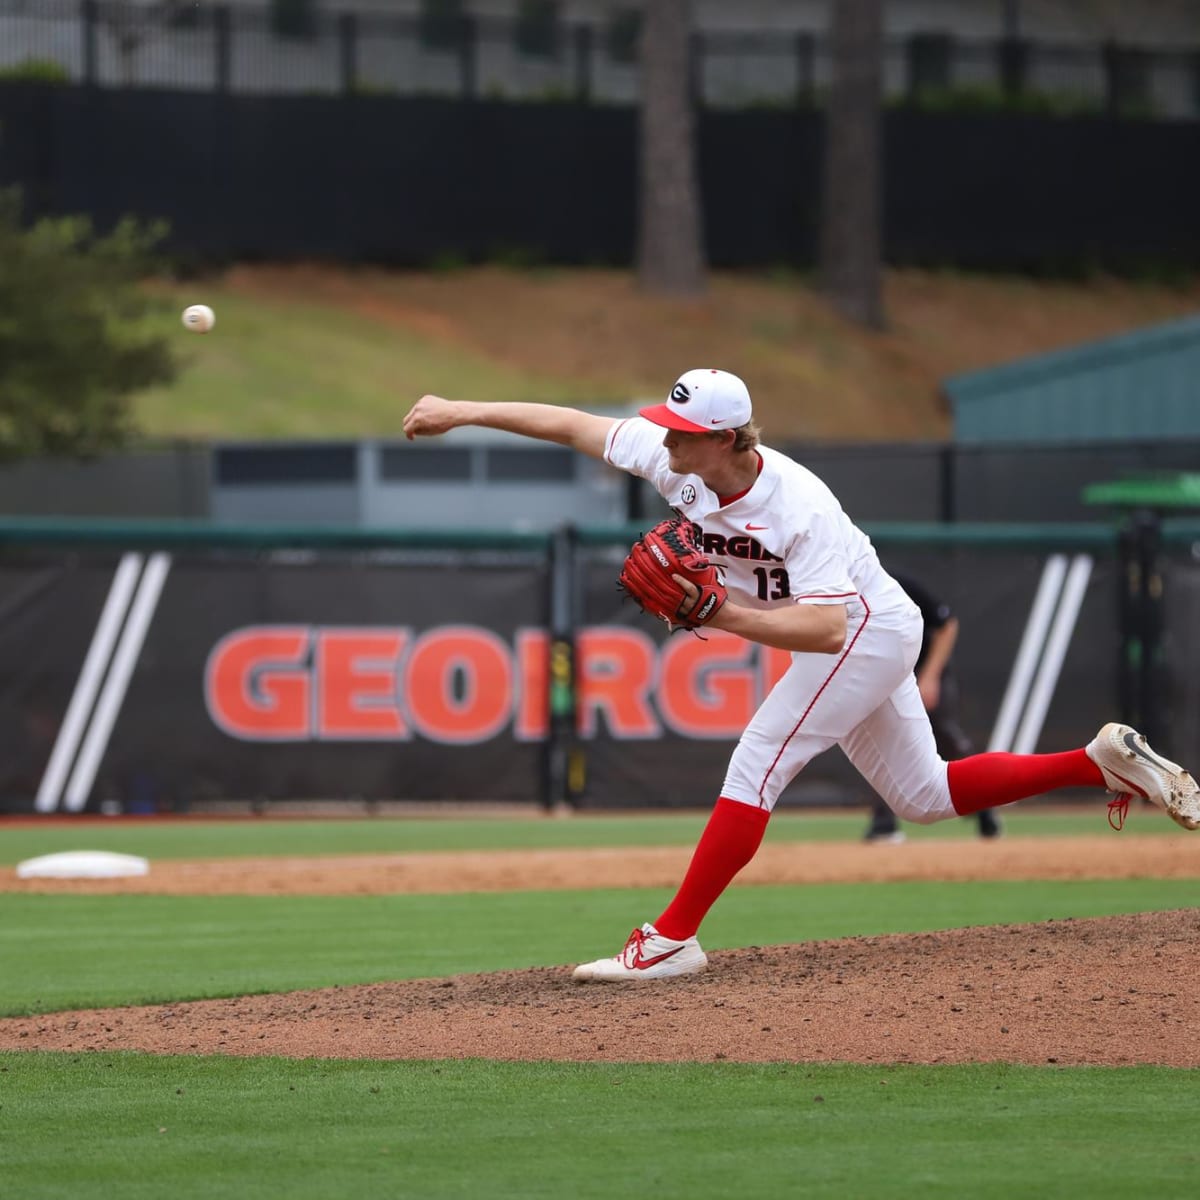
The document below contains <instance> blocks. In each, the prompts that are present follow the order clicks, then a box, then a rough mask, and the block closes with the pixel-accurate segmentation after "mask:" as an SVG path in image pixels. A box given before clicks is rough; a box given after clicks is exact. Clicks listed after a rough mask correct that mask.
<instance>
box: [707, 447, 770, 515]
mask: <svg viewBox="0 0 1200 1200" xmlns="http://www.w3.org/2000/svg"><path fill="white" fill-rule="evenodd" d="M754 454H755V456H756V457H757V459H758V470H757V471H756V472H755V473H754V483H751V484H750V487H745V488H742V490H741V491H740V492H734V494H733V495H732V496H717V503H718V504H719V505H720V506H721V507H722V508H725V507H726V506H727V505H730V504H732V503H733V502H734V501H735V500H740V499H741V498H742V497H743V496H745V495H746V494H747V493H748V492H749V491H750V490H751V488H753V487H754V484H755V483H757V482H758V477H759V476H760V475H761V474H762V470H763V456H762V455H761V454H759V453H758V451H757V450H755V452H754Z"/></svg>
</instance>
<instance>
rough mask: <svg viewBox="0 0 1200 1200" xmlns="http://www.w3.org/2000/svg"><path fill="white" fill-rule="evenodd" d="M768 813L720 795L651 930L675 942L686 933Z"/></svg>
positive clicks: (746, 856)
mask: <svg viewBox="0 0 1200 1200" xmlns="http://www.w3.org/2000/svg"><path fill="white" fill-rule="evenodd" d="M770 816H771V814H770V813H769V812H768V811H767V810H766V809H765V808H752V807H751V806H750V805H749V804H742V803H741V801H739V800H730V799H729V798H728V797H727V796H722V797H721V798H720V799H719V800H718V801H717V804H716V807H715V808H714V809H713V811H712V816H711V817H709V818H708V824H707V825H705V827H704V832H703V833H702V834H701V835H700V841H699V842H698V843H697V845H696V850H695V852H694V853H693V854H692V861H691V865H690V866H689V867H688V869H687V874H686V875H685V876H684V877H683V882H682V883H681V884H680V885H679V891H677V892H676V893H675V899H674V900H672V901H671V903H670V904H668V905H667V907H666V910H665V911H664V912H663V914H662V916H661V917H659V918H658V920H657V921H655V922H654V928H655V929H657V930H658V932H659V933H661V934H662V935H663V937H669V938H673V939H674V940H675V941H677V942H681V941H683V939H684V938H690V937H692V936H693V935H694V934H695V932H696V930H697V929H699V928H700V922H701V921H703V920H704V918H705V916H706V914H707V913H708V910H709V909H710V908H712V906H713V904H714V903H715V902H716V899H717V897H718V896H719V895H720V894H721V893H722V892H723V891H724V890H725V889H726V888H727V887H728V886H729V884H730V883H731V882H732V880H733V877H734V876H735V875H736V874H737V873H738V872H739V871H740V870H741V869H742V868H743V867H744V866H745V865H746V864H747V863H748V862H749V861H750V860H751V859H752V858H753V857H754V855H755V853H756V852H757V850H758V847H759V846H760V845H761V844H762V840H763V834H764V833H765V832H766V830H767V821H768V820H769V819H770Z"/></svg>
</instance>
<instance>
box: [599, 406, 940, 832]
mask: <svg viewBox="0 0 1200 1200" xmlns="http://www.w3.org/2000/svg"><path fill="white" fill-rule="evenodd" d="M663 436H664V430H663V429H662V428H661V427H660V426H658V425H655V424H653V423H652V422H650V421H647V420H645V419H643V418H641V417H631V418H629V419H627V420H623V421H618V422H616V423H615V424H614V425H613V427H612V428H611V429H610V430H609V433H608V437H607V439H606V442H605V448H604V457H605V460H606V461H607V462H609V463H611V464H612V465H613V466H615V467H619V468H621V469H622V470H625V471H629V472H631V473H632V474H634V475H639V476H641V477H642V478H643V479H645V480H647V481H648V482H649V483H650V484H652V485H653V486H654V488H655V489H656V490H657V491H658V493H659V494H660V495H661V496H662V497H663V498H664V499H665V500H666V501H667V503H668V504H670V505H671V507H672V508H674V509H676V510H677V511H678V512H680V513H682V514H683V515H684V516H685V517H687V518H689V519H690V520H692V521H695V522H696V523H697V524H698V525H699V526H700V527H701V529H702V530H703V535H704V536H703V545H704V552H705V555H706V556H707V557H708V558H709V559H710V560H711V561H712V562H714V563H716V564H717V565H719V566H721V567H723V568H724V569H725V584H726V586H727V588H728V589H729V592H730V596H731V598H732V599H733V600H734V602H735V603H740V604H743V605H746V606H748V607H753V608H778V607H780V606H781V605H784V604H844V605H845V606H846V616H847V631H846V642H845V644H844V646H843V649H842V651H841V653H840V654H839V655H829V654H815V653H796V654H793V656H792V665H791V667H790V668H789V669H788V671H787V672H786V673H785V674H784V676H783V677H782V678H781V679H780V680H779V682H778V683H777V684H776V686H775V688H774V689H773V690H772V691H771V693H770V695H768V696H767V697H766V699H765V700H764V701H763V703H762V705H761V706H760V708H759V710H758V712H757V713H755V715H754V717H753V718H752V720H751V722H750V724H749V725H748V726H747V728H746V731H745V732H744V733H743V734H742V737H741V740H740V741H739V742H738V746H737V749H736V750H735V751H734V754H733V757H732V759H731V760H730V765H729V772H728V774H727V776H726V778H725V783H724V786H723V787H722V790H721V794H722V795H723V796H726V797H728V798H730V799H733V800H740V801H742V802H743V803H746V804H752V805H755V806H759V807H765V808H768V809H769V808H773V807H774V805H775V802H776V800H777V799H778V798H779V795H780V793H781V792H782V791H783V788H784V787H785V786H786V785H787V783H788V782H790V780H791V779H792V778H793V777H794V776H795V775H796V774H797V773H798V772H799V771H800V770H801V769H802V768H803V767H804V765H805V764H806V763H807V762H808V761H809V760H810V759H812V758H813V757H815V756H816V755H817V754H819V753H821V752H822V751H823V750H826V749H828V748H829V747H830V746H831V745H834V744H838V745H840V746H841V747H842V749H843V750H844V751H845V753H846V755H847V756H848V757H849V758H850V760H851V762H853V763H854V765H855V766H856V767H857V768H858V769H859V771H861V772H862V774H863V775H864V776H865V777H866V779H867V780H868V781H869V782H870V783H871V784H872V786H874V787H875V789H876V790H877V791H878V792H879V793H880V795H882V796H883V798H884V799H885V800H886V801H887V802H888V804H889V805H890V806H891V807H892V808H893V809H895V810H896V812H897V813H899V814H900V815H901V816H902V817H904V818H905V819H907V820H912V821H918V822H928V821H936V820H941V819H943V818H944V817H946V816H948V815H953V811H954V810H953V806H952V805H951V804H950V793H949V788H948V787H947V785H946V764H945V762H944V761H943V760H942V759H941V758H940V757H939V756H938V753H937V749H936V745H935V742H934V737H933V732H932V730H931V729H930V726H929V720H928V717H927V715H926V713H925V708H924V705H923V704H922V703H921V698H920V693H919V692H918V691H917V687H916V681H915V679H914V678H913V674H912V671H913V664H914V663H915V662H916V657H917V652H918V650H919V649H920V645H921V628H922V627H921V615H920V611H919V610H918V609H917V606H916V605H915V604H914V603H913V602H912V600H911V599H910V598H909V596H908V595H907V593H906V592H905V591H904V589H903V588H901V587H900V585H899V584H898V583H897V582H896V581H895V580H894V579H892V577H891V576H890V575H888V573H887V572H886V571H885V570H884V569H883V567H882V566H881V565H880V562H879V558H878V556H877V555H876V553H875V548H874V547H873V546H872V545H871V540H870V538H868V537H867V535H866V534H865V533H863V531H862V530H861V529H859V528H858V527H857V526H856V525H855V524H854V522H853V521H851V520H850V518H849V517H848V516H847V515H846V513H845V512H844V511H843V509H842V506H841V504H840V503H839V502H838V500H837V497H836V496H834V494H833V493H832V492H831V491H830V490H829V488H828V487H827V486H826V485H825V484H824V483H823V482H822V481H821V480H820V479H818V478H817V476H816V475H814V474H813V473H812V472H811V471H809V470H808V469H807V468H805V467H802V466H801V465H800V464H799V463H797V462H795V461H793V460H792V459H790V458H788V457H787V455H784V454H780V453H779V452H778V451H775V450H771V449H769V448H768V447H766V446H762V447H759V454H760V456H761V458H762V469H761V471H760V472H759V475H758V478H757V479H756V480H755V482H754V484H753V485H752V486H751V487H750V489H749V490H748V491H747V492H745V493H743V494H742V495H741V496H739V497H737V498H736V499H733V500H731V501H729V502H728V503H726V504H724V505H722V503H721V499H720V497H718V496H717V495H716V494H715V493H714V492H712V491H711V490H710V489H709V488H708V486H707V485H706V484H705V483H704V481H703V480H702V479H701V478H700V477H699V476H697V475H677V474H675V473H674V472H673V471H671V470H670V468H669V466H668V460H669V455H668V453H667V450H666V448H665V447H664V446H663V444H662V443H663Z"/></svg>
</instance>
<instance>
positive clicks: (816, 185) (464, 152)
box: [0, 84, 1200, 270]
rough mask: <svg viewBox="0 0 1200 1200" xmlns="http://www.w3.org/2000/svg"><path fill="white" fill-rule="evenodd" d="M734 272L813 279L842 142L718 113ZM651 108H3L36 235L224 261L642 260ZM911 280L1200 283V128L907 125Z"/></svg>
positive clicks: (100, 97) (90, 96)
mask: <svg viewBox="0 0 1200 1200" xmlns="http://www.w3.org/2000/svg"><path fill="white" fill-rule="evenodd" d="M699 131H700V134H699V136H700V166H701V178H702V183H703V192H704V200H705V227H706V236H707V241H708V250H709V255H710V258H711V260H712V262H713V263H714V265H717V266H762V265H773V264H792V265H796V266H806V265H809V264H810V263H811V261H812V258H813V252H814V248H815V245H816V230H817V221H818V217H819V209H818V198H819V196H820V190H821V189H820V164H821V143H822V138H823V136H824V132H823V131H824V124H823V119H822V116H821V114H820V113H818V112H814V111H790V110H784V109H776V110H752V111H740V112H730V111H704V112H702V113H701V114H700V121H699ZM636 141H637V114H636V111H635V110H634V109H632V108H625V107H603V106H586V105H576V104H567V103H562V104H533V103H529V104H519V103H501V102H491V101H470V102H464V101H456V100H440V99H431V98H410V97H403V98H402V97H349V98H341V97H282V98H281V97H260V96H229V95H197V94H192V93H182V92H154V91H144V90H139V91H109V90H101V89H88V88H73V87H44V86H41V87H39V86H31V85H19V84H7V85H3V86H0V183H6V184H21V185H23V187H24V188H25V190H26V194H27V199H28V205H29V215H30V216H34V215H40V214H46V213H71V212H82V213H88V214H90V215H92V216H93V217H94V218H95V220H96V221H97V222H98V223H99V224H100V225H101V226H107V225H108V224H109V223H111V222H112V221H114V220H115V219H116V218H117V217H119V216H121V215H122V214H126V213H133V214H136V215H139V216H142V217H162V218H165V219H167V220H168V221H169V222H170V223H171V227H172V230H173V234H172V241H173V246H174V248H175V249H176V250H178V251H180V252H183V253H186V254H188V255H194V256H197V257H206V258H213V259H218V260H220V259H254V258H266V259H287V258H292V257H313V256H318V257H328V258H334V259H342V260H350V261H372V262H388V263H398V264H429V263H433V262H437V261H439V260H441V261H445V260H447V259H451V258H454V259H468V260H475V259H480V258H485V257H505V256H511V257H525V258H529V257H532V258H535V259H539V260H542V261H549V262H560V263H581V264H589V263H609V264H619V265H623V264H628V263H629V262H631V260H632V257H633V253H634V245H635V228H636V195H637V181H636V171H637V153H636ZM885 159H886V162H885V226H886V229H885V235H886V236H885V242H886V253H887V257H888V259H889V260H890V261H892V262H894V263H927V264H939V265H947V266H960V267H972V268H990V269H1009V270H1020V269H1046V270H1074V269H1078V268H1092V267H1105V268H1108V269H1117V270H1124V269H1140V268H1143V267H1146V266H1150V265H1153V266H1156V267H1160V268H1162V267H1167V268H1187V267H1195V266H1198V265H1200V222H1197V221H1196V213H1197V212H1200V123H1198V122H1177V123H1172V122H1151V121H1134V120H1126V121H1118V120H1112V119H1108V118H1103V117H1086V118H1084V117H1081V118H1071V119H1066V118H1048V117H1038V116H1021V115H1007V114H1005V115H1001V114H971V115H967V114H933V113H916V112H907V111H903V110H895V111H889V112H888V113H887V115H886V118H885Z"/></svg>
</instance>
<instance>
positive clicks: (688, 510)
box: [604, 417, 913, 616]
mask: <svg viewBox="0 0 1200 1200" xmlns="http://www.w3.org/2000/svg"><path fill="white" fill-rule="evenodd" d="M663 432H664V431H663V430H662V428H661V427H659V426H658V425H654V424H652V423H651V422H649V421H646V420H643V419H642V418H641V417H632V418H630V419H629V420H625V421H619V422H617V424H616V425H614V426H613V428H612V429H611V430H610V431H609V436H608V440H607V443H606V445H605V451H604V457H605V459H606V460H607V461H608V462H610V463H612V465H613V466H614V467H620V468H621V469H622V470H625V471H630V472H632V473H633V474H634V475H640V476H641V477H642V478H643V479H645V480H647V481H648V482H649V483H651V484H652V485H653V486H654V487H655V489H657V491H658V493H659V494H660V495H661V496H662V497H663V498H664V499H665V500H666V501H667V503H668V504H669V505H670V506H671V507H672V508H674V509H676V510H677V511H678V512H680V513H682V514H683V515H684V516H686V517H688V518H689V519H690V520H692V521H695V522H696V523H697V524H698V525H699V526H700V527H701V528H702V529H703V530H704V552H705V554H706V555H707V557H708V558H709V559H711V560H712V561H713V562H714V563H716V564H717V565H718V566H721V567H724V568H725V584H726V586H727V587H728V588H729V591H730V594H731V595H732V596H733V597H734V599H735V600H737V601H738V602H739V603H742V604H745V605H748V606H750V607H752V608H778V607H779V606H780V605H783V604H796V603H802V604H848V605H851V616H853V613H854V611H855V609H856V608H859V607H861V601H862V598H863V597H866V599H867V603H868V604H869V605H870V608H871V610H872V611H873V612H877V613H880V614H883V613H884V612H885V611H890V610H900V611H903V612H906V613H907V612H910V611H912V610H913V603H912V601H911V600H910V599H909V597H908V595H907V594H906V593H905V591H904V590H903V588H901V587H900V585H899V584H898V583H896V581H895V580H894V579H892V577H891V576H890V575H888V574H887V572H886V571H884V569H883V568H882V566H880V563H879V558H878V557H877V555H876V554H875V547H874V546H872V545H871V540H870V538H868V537H867V535H866V534H865V533H863V531H862V530H861V529H859V528H858V526H857V525H855V524H854V523H853V522H852V521H851V520H850V518H849V517H848V516H847V515H846V514H845V512H844V511H843V510H842V506H841V504H839V503H838V499H837V497H836V496H835V495H834V494H833V493H832V492H831V491H830V490H829V488H828V487H826V485H825V484H824V483H822V482H821V480H820V479H818V478H817V476H816V475H814V474H813V473H812V472H811V471H810V470H808V469H807V468H806V467H802V466H801V465H800V464H799V463H797V462H795V461H793V460H792V459H790V458H788V457H787V455H785V454H780V453H779V452H778V451H776V450H771V449H768V448H767V447H766V446H762V447H760V449H759V454H760V455H761V456H762V470H761V472H760V473H759V476H758V479H757V480H755V482H754V485H753V486H752V487H751V488H750V490H749V491H748V492H746V493H745V494H744V495H743V496H741V497H739V498H738V499H736V500H734V501H733V502H732V503H730V504H726V505H724V506H722V504H721V501H720V499H719V497H718V496H717V495H716V494H715V493H714V492H712V491H711V490H710V489H709V488H708V487H707V486H706V485H705V483H704V480H702V479H701V478H700V477H699V476H698V475H676V474H674V473H673V472H672V471H671V470H670V469H669V467H668V466H667V461H668V457H669V456H668V454H667V451H666V448H665V447H664V446H663V444H662V442H663Z"/></svg>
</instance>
